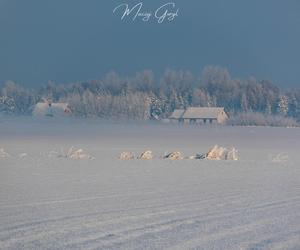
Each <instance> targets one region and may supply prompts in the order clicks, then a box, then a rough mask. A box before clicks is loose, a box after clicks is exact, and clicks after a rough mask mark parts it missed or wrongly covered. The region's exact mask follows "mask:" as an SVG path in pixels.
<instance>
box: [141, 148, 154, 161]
mask: <svg viewBox="0 0 300 250" xmlns="http://www.w3.org/2000/svg"><path fill="white" fill-rule="evenodd" d="M139 159H140V160H151V159H153V153H152V151H150V150H147V151H144V152H143V153H142V154H141V155H140V157H139Z"/></svg>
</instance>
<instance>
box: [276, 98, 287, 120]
mask: <svg viewBox="0 0 300 250" xmlns="http://www.w3.org/2000/svg"><path fill="white" fill-rule="evenodd" d="M288 110H289V101H288V98H287V96H286V95H281V96H280V97H279V101H278V108H277V111H278V113H279V114H281V115H283V116H286V115H287V113H288Z"/></svg>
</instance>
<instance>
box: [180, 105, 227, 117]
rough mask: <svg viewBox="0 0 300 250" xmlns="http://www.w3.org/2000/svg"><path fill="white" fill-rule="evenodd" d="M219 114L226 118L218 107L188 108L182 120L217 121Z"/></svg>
mask: <svg viewBox="0 0 300 250" xmlns="http://www.w3.org/2000/svg"><path fill="white" fill-rule="evenodd" d="M222 112H223V113H222ZM219 114H224V115H225V116H227V115H226V113H225V111H224V108H220V107H206V108H198V107H190V108H187V109H186V111H185V112H184V114H183V116H182V118H184V119H205V118H212V119H217V118H218V115H219Z"/></svg>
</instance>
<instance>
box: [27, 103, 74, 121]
mask: <svg viewBox="0 0 300 250" xmlns="http://www.w3.org/2000/svg"><path fill="white" fill-rule="evenodd" d="M32 114H33V115H34V116H48V117H64V116H70V115H71V114H72V111H71V109H70V107H69V105H68V103H63V102H57V103H54V102H50V101H45V102H39V103H37V104H36V105H35V107H34V109H33V112H32Z"/></svg>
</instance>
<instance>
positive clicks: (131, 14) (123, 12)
mask: <svg viewBox="0 0 300 250" xmlns="http://www.w3.org/2000/svg"><path fill="white" fill-rule="evenodd" d="M113 13H114V14H119V15H120V16H121V20H125V19H126V18H129V19H131V20H132V21H136V20H138V19H139V20H142V21H144V22H148V21H150V20H151V19H153V18H154V19H155V20H156V21H157V23H159V24H161V23H164V22H167V21H168V22H171V21H173V20H174V19H175V18H176V17H178V13H179V9H178V8H176V4H175V3H174V2H169V3H165V4H163V5H161V6H160V7H158V8H157V9H156V10H155V11H146V10H144V9H143V2H140V3H138V4H136V5H133V6H129V4H127V3H122V4H120V5H118V6H117V7H115V8H114V10H113Z"/></svg>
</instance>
